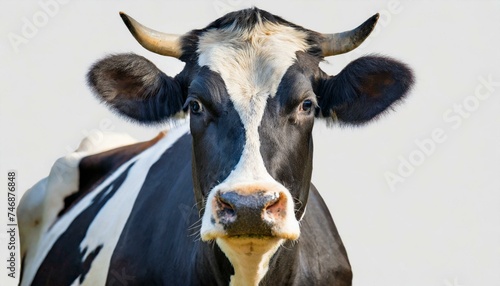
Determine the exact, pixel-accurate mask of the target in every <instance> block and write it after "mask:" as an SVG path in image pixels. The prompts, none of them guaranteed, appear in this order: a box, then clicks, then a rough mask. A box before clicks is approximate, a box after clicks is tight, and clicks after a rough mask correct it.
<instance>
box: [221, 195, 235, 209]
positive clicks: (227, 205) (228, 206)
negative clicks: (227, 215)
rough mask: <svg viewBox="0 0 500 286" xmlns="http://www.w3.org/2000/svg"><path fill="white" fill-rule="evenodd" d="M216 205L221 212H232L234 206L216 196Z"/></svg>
mask: <svg viewBox="0 0 500 286" xmlns="http://www.w3.org/2000/svg"><path fill="white" fill-rule="evenodd" d="M217 204H218V205H219V208H220V209H221V210H225V211H230V212H234V206H233V205H232V204H231V203H230V202H228V201H227V200H225V199H224V198H222V197H221V196H217Z"/></svg>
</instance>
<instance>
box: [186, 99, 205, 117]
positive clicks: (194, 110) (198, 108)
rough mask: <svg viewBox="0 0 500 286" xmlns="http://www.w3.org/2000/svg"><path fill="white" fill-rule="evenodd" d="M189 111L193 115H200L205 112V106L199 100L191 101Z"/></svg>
mask: <svg viewBox="0 0 500 286" xmlns="http://www.w3.org/2000/svg"><path fill="white" fill-rule="evenodd" d="M189 110H190V111H191V114H200V113H201V112H202V111H203V105H201V103H200V102H199V101H198V100H191V101H190V102H189Z"/></svg>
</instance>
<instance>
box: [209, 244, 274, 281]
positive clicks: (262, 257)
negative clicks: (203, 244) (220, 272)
mask: <svg viewBox="0 0 500 286" xmlns="http://www.w3.org/2000/svg"><path fill="white" fill-rule="evenodd" d="M282 242H283V240H282V239H278V238H264V239H256V238H237V239H217V244H218V245H219V247H220V248H221V249H222V251H223V252H224V253H225V254H226V257H227V258H228V259H229V261H230V262H231V264H232V266H233V269H234V275H232V276H231V283H230V285H231V286H254V285H258V284H259V282H260V281H261V280H262V278H264V276H265V275H266V273H267V271H268V269H269V261H270V260H271V257H272V256H273V255H274V253H275V252H276V250H277V249H278V248H279V247H280V246H281V244H282Z"/></svg>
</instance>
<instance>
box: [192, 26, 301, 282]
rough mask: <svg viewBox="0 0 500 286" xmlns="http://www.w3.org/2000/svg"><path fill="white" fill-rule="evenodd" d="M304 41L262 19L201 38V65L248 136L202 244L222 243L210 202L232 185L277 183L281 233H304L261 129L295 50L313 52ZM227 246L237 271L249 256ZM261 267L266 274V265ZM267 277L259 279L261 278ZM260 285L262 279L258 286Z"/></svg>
mask: <svg viewBox="0 0 500 286" xmlns="http://www.w3.org/2000/svg"><path fill="white" fill-rule="evenodd" d="M306 37H307V34H306V33H305V32H302V31H298V30H296V29H294V28H291V27H287V26H282V25H278V24H273V23H268V22H262V21H259V23H258V24H257V25H255V27H253V28H252V29H246V30H245V29H241V28H239V27H237V26H236V25H235V24H233V25H231V26H229V27H228V28H226V29H223V30H216V29H214V30H209V31H207V32H206V33H205V34H203V35H202V36H200V40H199V46H198V53H199V60H198V64H199V66H208V67H209V68H210V69H211V70H212V71H215V72H218V73H219V74H220V76H221V77H222V79H223V80H224V83H225V85H226V88H227V91H228V94H229V96H230V99H231V101H232V103H233V104H234V107H235V109H236V111H237V112H238V114H239V116H240V118H241V120H242V123H243V126H244V128H245V138H246V142H245V145H244V148H243V152H242V156H241V158H240V160H239V162H238V164H237V165H236V167H235V169H234V170H233V171H232V172H231V174H230V175H229V176H228V177H227V178H226V179H225V180H224V181H223V182H222V183H221V184H219V185H217V186H215V187H214V188H213V189H212V190H211V191H210V193H209V196H208V200H207V203H206V206H205V212H204V214H203V219H202V227H201V230H200V232H201V237H202V239H203V240H211V239H217V242H218V243H219V239H218V238H219V237H223V236H224V234H225V231H224V230H223V228H222V226H221V225H218V224H215V225H214V224H212V223H211V217H212V215H213V210H212V204H211V203H210V202H211V201H212V200H213V199H214V197H215V194H216V192H218V191H225V190H234V189H235V188H234V187H236V186H237V185H238V186H241V185H242V184H243V185H244V184H246V185H252V184H259V185H260V184H263V185H274V189H273V191H279V192H282V193H284V194H285V196H286V197H287V214H288V215H287V217H286V220H285V221H284V222H283V225H281V229H280V231H282V232H283V233H289V234H290V237H295V236H296V237H298V235H299V233H300V230H299V225H298V222H297V220H296V219H295V215H294V204H293V199H292V196H291V194H290V192H289V191H288V190H287V189H286V188H285V187H284V186H283V185H282V184H280V183H279V182H276V180H274V178H272V176H271V175H270V174H269V173H268V172H267V170H266V167H265V165H264V160H263V158H262V155H261V153H260V138H259V132H258V128H259V126H260V124H261V121H262V117H263V115H264V110H265V107H266V104H267V101H268V99H269V98H272V97H274V96H275V95H276V92H277V90H278V86H279V84H280V82H281V80H282V78H283V76H284V74H285V73H286V71H287V70H288V68H289V67H290V66H291V65H292V64H294V62H295V60H296V52H297V51H306V50H307V49H308V48H309V47H308V45H307V42H306ZM296 237H295V238H296ZM219 245H220V244H219ZM273 245H274V244H273ZM278 246H279V245H278ZM278 246H276V249H277V247H278ZM222 247H223V246H222V245H221V248H222ZM224 248H225V249H226V250H224ZM224 248H223V251H224V252H225V253H226V255H227V256H228V258H229V260H230V261H231V263H232V264H233V267H235V268H239V267H240V266H241V265H235V264H240V263H244V262H243V261H244V258H245V257H244V256H242V257H241V259H240V258H238V259H236V258H235V259H233V258H232V257H237V256H235V255H231V254H228V253H230V252H234V251H237V250H236V249H232V246H231V245H227V244H226V246H224ZM270 249H272V247H271V248H270ZM274 251H275V250H274ZM274 251H272V253H274ZM271 256H272V254H271ZM238 257H239V256H238ZM262 259H267V261H268V260H269V259H270V256H269V257H267V256H266V257H264V256H263V257H262ZM262 263H264V261H261V264H262ZM262 269H265V270H266V271H267V268H265V267H264V268H262ZM264 274H265V272H264ZM264 274H263V275H260V274H259V275H258V276H259V277H260V278H262V277H263V276H264ZM259 281H260V280H259ZM257 284H258V281H257V282H256V284H255V285H257ZM232 285H233V284H232ZM235 285H236V284H235ZM252 285H254V284H252Z"/></svg>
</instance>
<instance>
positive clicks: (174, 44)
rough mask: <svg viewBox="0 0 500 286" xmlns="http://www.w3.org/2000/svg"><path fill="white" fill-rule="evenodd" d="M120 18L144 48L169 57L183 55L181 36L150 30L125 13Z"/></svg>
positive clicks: (121, 13)
mask: <svg viewBox="0 0 500 286" xmlns="http://www.w3.org/2000/svg"><path fill="white" fill-rule="evenodd" d="M120 16H121V17H122V19H123V22H125V25H127V28H128V29H129V31H130V32H131V33H132V35H133V36H134V38H135V39H136V40H137V41H138V42H139V44H141V45H142V46H143V47H144V48H146V49H148V50H149V51H151V52H153V53H157V54H160V55H164V56H169V57H175V58H179V57H180V56H181V55H182V49H181V42H180V39H181V36H179V35H175V34H166V33H162V32H158V31H155V30H153V29H150V28H148V27H146V26H143V25H142V24H141V23H139V22H137V21H136V20H134V18H132V17H130V16H129V15H127V14H125V13H123V12H120Z"/></svg>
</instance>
